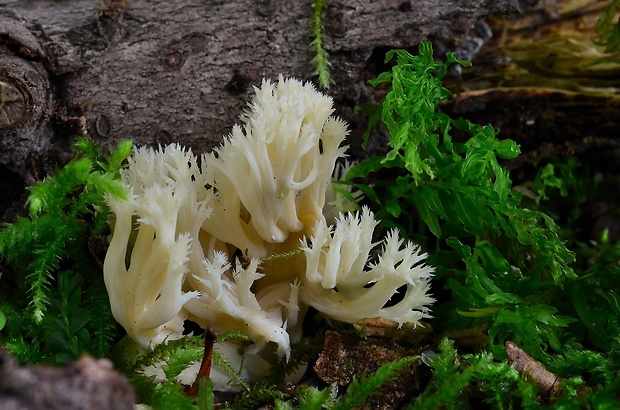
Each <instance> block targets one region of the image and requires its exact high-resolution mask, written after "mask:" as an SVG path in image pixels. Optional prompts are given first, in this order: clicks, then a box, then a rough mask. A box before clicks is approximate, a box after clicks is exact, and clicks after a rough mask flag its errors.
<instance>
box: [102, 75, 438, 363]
mask: <svg viewBox="0 0 620 410" xmlns="http://www.w3.org/2000/svg"><path fill="white" fill-rule="evenodd" d="M332 113H333V108H332V99H331V98H330V97H328V96H325V95H323V94H321V93H320V92H318V91H317V90H315V89H314V87H313V86H312V85H311V84H308V83H306V84H304V83H302V82H300V81H297V80H294V79H283V78H282V77H280V79H279V82H278V83H277V84H275V83H271V82H270V81H268V80H265V81H263V84H262V86H261V88H260V89H257V90H256V95H255V97H254V99H253V100H252V102H251V103H250V104H249V109H248V110H247V112H246V113H245V114H244V115H242V117H241V123H242V124H241V125H237V126H235V127H234V128H233V130H232V132H231V134H230V135H229V136H228V137H226V138H225V140H224V142H223V144H222V145H221V146H220V147H219V148H217V149H216V150H215V151H214V153H211V154H205V155H202V157H201V158H200V160H199V159H198V158H196V156H194V155H193V154H192V152H191V151H190V150H186V149H184V148H182V147H180V146H179V145H176V144H172V145H169V146H167V147H163V148H162V147H160V148H159V149H151V148H139V149H137V150H136V151H135V153H134V156H133V157H132V159H131V161H130V164H129V166H128V167H127V168H126V169H125V170H123V173H122V178H123V180H124V182H125V183H126V185H127V187H128V188H129V189H130V190H131V197H130V199H129V200H127V201H120V200H115V199H113V198H110V199H109V203H110V208H111V210H112V211H113V213H114V215H115V219H114V223H113V235H112V239H111V243H110V247H109V250H108V253H107V255H106V259H105V264H104V276H105V281H106V287H107V289H108V293H109V296H110V302H111V305H112V312H113V314H114V317H115V318H116V320H117V321H118V322H119V323H120V324H121V325H122V326H123V327H124V328H125V329H126V330H127V333H128V335H129V336H130V337H131V338H132V339H133V340H135V341H136V342H137V343H138V344H139V345H140V346H142V347H147V346H149V345H151V344H156V343H161V342H162V341H164V340H170V339H174V338H180V337H182V335H183V334H182V333H183V322H184V321H185V320H187V319H189V320H192V321H194V322H196V323H198V324H199V325H201V326H204V327H206V326H212V327H213V330H214V331H216V332H225V331H229V330H237V331H241V332H243V333H244V334H246V335H247V336H248V337H249V338H250V339H251V340H252V342H253V346H252V347H251V349H252V350H253V351H254V352H266V351H268V350H270V349H274V350H275V351H276V352H277V356H278V357H280V358H288V356H289V354H290V349H291V342H294V341H296V340H297V339H299V337H300V336H301V323H302V320H303V316H304V315H305V312H306V310H307V308H308V307H313V308H315V309H316V310H318V311H320V312H322V313H324V314H325V315H326V316H328V317H331V318H333V319H336V320H339V321H344V322H348V323H353V322H355V321H357V320H361V319H365V318H370V317H381V318H385V319H389V320H393V321H395V322H398V323H399V324H403V323H408V324H416V323H418V322H419V321H420V320H421V319H423V318H428V317H430V311H429V305H430V304H431V303H432V302H433V299H432V298H431V297H430V296H429V294H428V292H429V287H430V283H429V282H430V279H431V277H432V274H433V268H432V267H430V266H428V265H426V264H425V263H424V259H425V257H426V254H424V253H422V252H421V251H420V248H419V246H417V245H414V244H413V243H411V242H406V243H405V241H403V240H402V239H400V238H399V237H398V234H397V233H396V231H391V232H389V233H388V234H387V236H386V237H385V238H384V239H383V241H379V242H373V232H374V229H375V227H376V225H377V224H378V222H377V221H376V220H375V219H374V215H373V214H372V212H370V210H368V209H367V208H363V209H361V210H357V211H354V212H347V213H340V214H336V213H334V212H333V209H332V208H333V204H334V203H339V202H338V201H334V202H333V203H332V204H331V205H330V204H327V206H326V203H325V202H326V192H328V189H329V188H330V184H331V182H332V172H333V171H334V168H335V166H336V162H337V160H338V159H339V158H342V157H343V156H344V154H345V150H346V147H343V146H341V144H342V142H343V141H344V139H345V137H346V135H347V132H348V131H347V128H346V124H345V123H344V122H343V121H341V120H339V119H337V118H335V117H333V116H332ZM199 164H200V165H199ZM340 203H342V201H340ZM347 206H348V207H349V209H350V207H351V204H350V203H349V204H347ZM324 208H325V209H328V208H329V209H330V213H331V214H332V215H337V216H335V217H334V216H331V217H329V218H326V216H325V215H324V213H323V209H324ZM378 246H380V248H381V249H380V252H378V256H376V257H375V258H373V257H371V254H375V253H377V252H376V249H375V248H376V247H378ZM283 254H286V255H289V256H290V257H288V258H284V257H282V258H280V257H277V256H278V255H283ZM274 256H276V257H274ZM399 291H402V292H404V295H402V296H401V297H400V298H399V299H398V301H396V302H394V301H393V298H392V297H393V296H394V295H395V294H396V293H397V292H399ZM388 301H390V303H389V304H388ZM272 346H273V348H272Z"/></svg>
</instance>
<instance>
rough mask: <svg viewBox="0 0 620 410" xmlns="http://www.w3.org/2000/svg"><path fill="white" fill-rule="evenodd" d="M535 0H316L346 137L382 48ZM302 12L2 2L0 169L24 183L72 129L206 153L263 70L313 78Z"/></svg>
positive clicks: (99, 138) (162, 3)
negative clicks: (19, 99) (321, 5)
mask: <svg viewBox="0 0 620 410" xmlns="http://www.w3.org/2000/svg"><path fill="white" fill-rule="evenodd" d="M535 2H536V1H535V0H502V1H490V0H466V1H464V0H461V1H437V0H421V1H407V0H384V1H374V0H331V1H328V2H327V6H326V10H325V15H324V19H323V22H324V26H325V33H326V35H327V40H326V46H327V48H328V50H329V52H330V61H331V63H332V77H333V80H334V86H333V87H332V88H331V89H330V90H328V92H329V93H330V94H331V95H333V96H334V98H335V101H336V107H337V113H338V114H339V115H341V116H343V117H344V118H345V119H347V120H348V121H349V122H350V124H351V128H352V131H353V136H352V137H351V138H352V139H354V138H355V136H356V135H359V134H360V133H361V131H362V128H363V126H364V120H363V119H360V118H356V117H355V116H354V115H353V107H354V106H355V105H356V104H359V103H360V102H365V101H367V100H369V99H372V93H371V92H370V91H369V87H368V85H367V84H366V80H368V79H369V78H372V77H373V76H374V75H375V74H377V72H375V71H376V70H377V68H378V64H380V62H381V60H382V58H383V55H384V51H386V50H387V49H390V48H395V47H402V48H408V47H413V46H415V45H416V44H417V43H418V42H419V41H421V40H425V39H429V38H441V39H449V40H450V41H453V40H455V39H459V38H461V37H462V36H463V35H465V34H466V33H467V32H468V31H469V30H470V28H471V27H472V25H473V24H474V23H475V22H476V21H478V20H480V19H483V18H485V17H487V16H489V15H507V14H511V13H512V14H514V13H519V12H520V11H521V10H523V9H524V8H525V7H527V6H528V5H530V4H531V3H535ZM312 13H313V11H312V7H311V1H308V0H306V1H289V0H263V1H255V0H236V1H204V0H177V1H168V0H158V1H147V0H132V1H128V0H104V1H103V2H99V1H94V0H74V1H52V0H48V1H45V0H41V1H22V0H0V56H2V58H3V60H0V82H2V81H4V82H7V81H8V82H12V83H17V84H18V85H19V87H18V89H19V91H20V92H21V93H22V94H23V96H24V100H25V102H24V104H26V106H27V110H26V111H27V112H26V115H24V116H23V118H17V119H15V120H14V121H13V122H14V123H5V124H4V126H3V127H1V128H0V165H2V166H4V167H6V168H7V169H9V170H12V171H13V172H15V173H16V174H17V175H18V176H19V178H25V179H26V182H27V183H30V182H32V180H33V176H34V179H36V178H37V177H40V174H44V173H45V172H47V171H48V170H49V166H47V168H46V166H45V161H46V160H48V161H49V162H52V163H55V162H56V160H57V159H58V155H59V154H58V153H59V152H63V151H66V150H67V149H68V147H69V144H70V142H71V141H72V139H73V138H74V137H75V135H76V133H77V132H79V131H80V130H81V129H86V130H87V131H88V132H89V134H90V135H91V137H92V138H93V139H95V140H96V142H99V143H104V144H111V145H113V144H114V143H115V142H116V141H118V140H119V139H124V138H130V139H132V140H134V141H136V142H137V143H138V144H166V143H169V142H172V141H177V142H179V143H181V144H183V145H186V146H189V147H192V148H193V149H194V150H195V151H198V152H201V151H205V150H208V149H210V148H212V147H213V146H214V145H217V144H218V143H219V142H220V141H221V139H222V137H223V136H224V135H226V134H227V133H228V132H229V130H230V129H231V126H232V125H233V124H234V123H235V121H236V119H237V117H238V115H239V114H241V113H242V112H243V110H244V107H245V106H246V103H247V98H248V95H249V94H250V93H251V91H252V86H254V85H259V84H260V82H261V80H262V78H268V79H272V80H275V79H277V77H278V75H279V74H283V75H285V76H294V77H297V78H301V79H305V80H311V79H312V73H313V70H314V68H313V67H312V65H311V60H312V58H313V53H312V51H311V50H310V47H309V45H310V41H311V26H312V25H311V21H312ZM7 58H10V59H12V60H11V61H8V62H7V61H6V59H7ZM18 63H19V64H18ZM20 65H21V66H25V68H24V67H21V66H20ZM18 66H19V67H18ZM15 71H17V73H15ZM25 71H28V72H29V73H31V74H29V77H28V78H24V74H23V73H24V72H25ZM35 74H36V75H35ZM20 87H21V88H20ZM0 100H1V99H0ZM17 111H19V107H17ZM0 117H1V115H0ZM0 123H1V121H0ZM0 125H1V124H0ZM9 179H10V178H8V179H7V178H4V180H5V181H8V180H9ZM6 183H8V182H6ZM14 183H15V184H18V185H19V183H18V181H17V182H15V181H14Z"/></svg>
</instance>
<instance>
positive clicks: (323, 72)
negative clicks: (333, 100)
mask: <svg viewBox="0 0 620 410" xmlns="http://www.w3.org/2000/svg"><path fill="white" fill-rule="evenodd" d="M326 1H327V0H314V2H313V3H312V10H313V12H314V13H313V16H312V36H313V37H314V38H313V40H312V42H311V43H310V48H313V49H314V52H315V55H314V58H313V59H312V64H313V65H314V67H315V71H314V75H316V76H317V77H318V79H319V85H320V86H321V87H323V88H329V87H330V85H331V84H332V79H331V76H330V73H329V68H330V67H331V64H330V62H329V60H328V57H329V56H328V54H327V50H326V49H325V29H324V28H323V13H324V11H325V3H326Z"/></svg>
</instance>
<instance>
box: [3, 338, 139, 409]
mask: <svg viewBox="0 0 620 410" xmlns="http://www.w3.org/2000/svg"><path fill="white" fill-rule="evenodd" d="M135 402H136V397H135V394H134V391H133V388H132V387H131V386H130V385H129V383H128V382H127V381H126V380H125V379H124V378H123V377H122V376H121V375H120V374H118V373H116V372H115V371H114V370H113V369H112V364H111V363H110V362H109V361H107V360H105V359H102V360H94V359H92V358H89V357H83V358H81V359H80V360H78V361H77V362H75V363H74V364H71V365H69V366H67V367H64V368H54V367H50V366H39V365H34V366H18V364H17V360H16V359H15V358H14V357H13V356H11V355H10V354H9V353H8V352H7V351H6V350H4V348H2V347H0V409H3V410H35V409H47V410H132V409H133V408H134V403H135Z"/></svg>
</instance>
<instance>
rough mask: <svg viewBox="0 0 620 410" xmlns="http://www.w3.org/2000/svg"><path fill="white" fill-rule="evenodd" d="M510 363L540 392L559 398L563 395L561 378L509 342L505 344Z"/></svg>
mask: <svg viewBox="0 0 620 410" xmlns="http://www.w3.org/2000/svg"><path fill="white" fill-rule="evenodd" d="M505 346H506V354H507V355H508V361H509V362H510V363H511V364H514V365H515V369H517V371H518V372H519V373H521V374H522V375H524V376H525V377H526V378H527V379H528V380H530V381H532V382H534V384H536V385H537V386H538V387H539V389H540V390H543V391H544V392H545V393H547V394H553V395H554V396H559V395H561V394H562V388H561V387H560V381H561V378H560V377H558V376H556V375H555V374H553V373H551V372H550V371H549V370H547V369H545V367H544V366H543V365H542V364H540V362H538V361H536V360H534V359H533V358H531V357H530V356H529V355H528V354H527V353H525V352H524V351H523V350H522V349H521V348H519V347H518V346H517V345H516V344H514V343H513V342H511V341H509V340H507V341H506V343H505Z"/></svg>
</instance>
